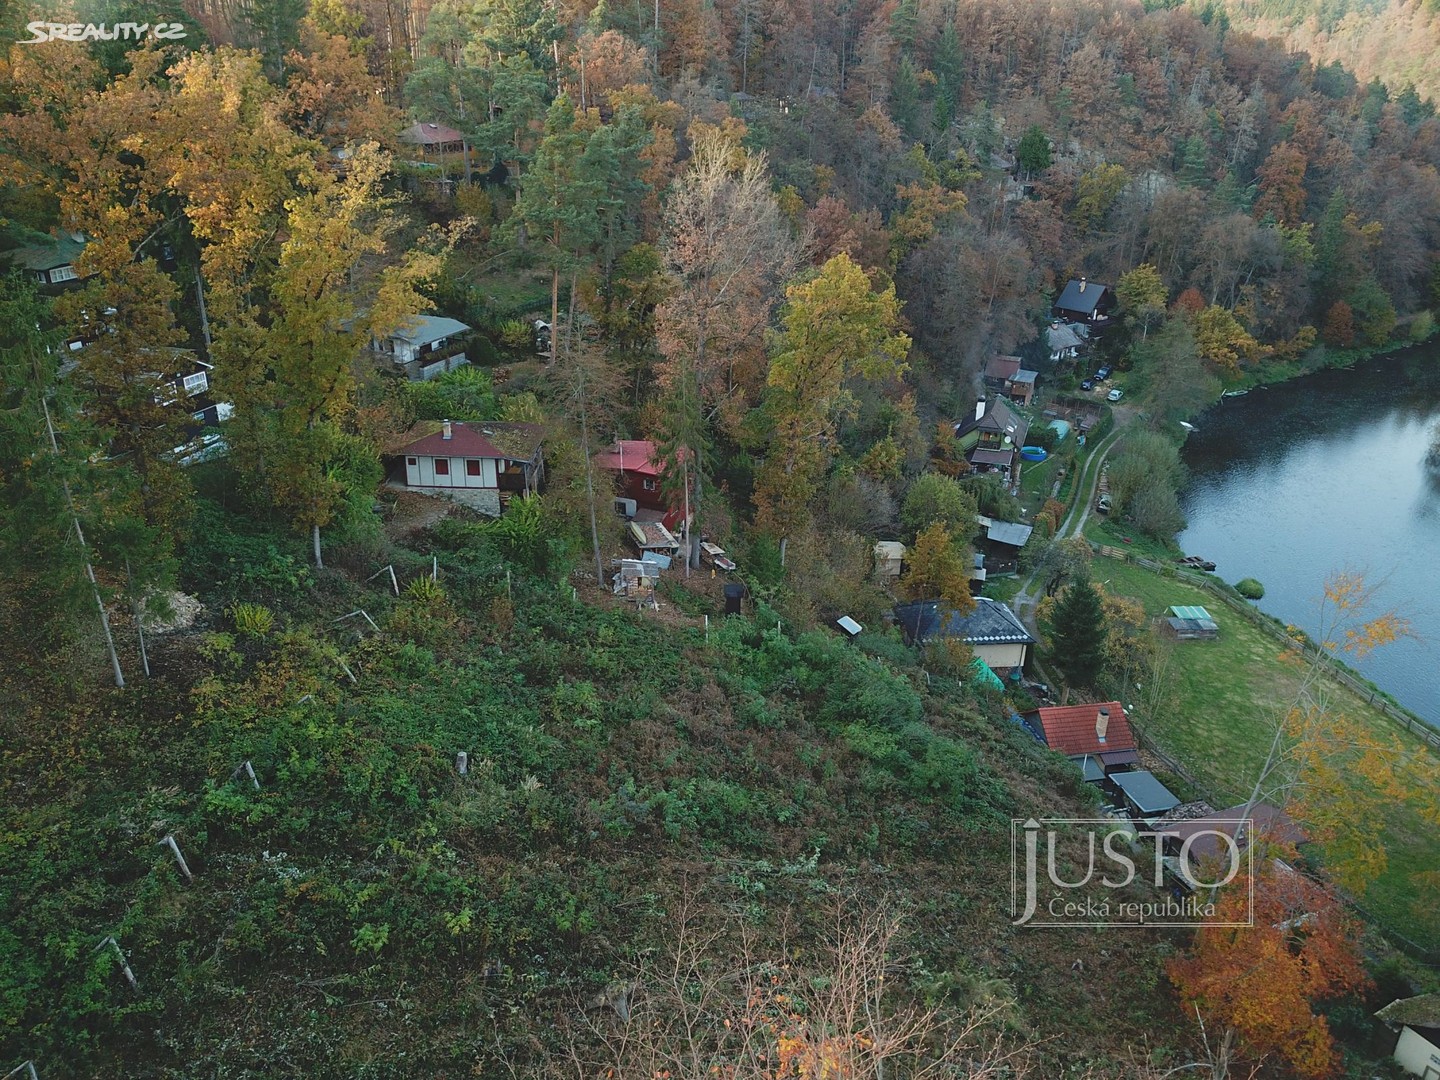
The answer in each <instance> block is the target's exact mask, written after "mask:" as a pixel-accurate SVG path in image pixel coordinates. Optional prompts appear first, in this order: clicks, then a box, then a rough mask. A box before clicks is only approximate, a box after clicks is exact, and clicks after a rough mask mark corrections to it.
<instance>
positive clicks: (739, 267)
mask: <svg viewBox="0 0 1440 1080" xmlns="http://www.w3.org/2000/svg"><path fill="white" fill-rule="evenodd" d="M799 258H800V247H799V245H798V244H797V243H796V240H795V238H794V236H793V235H792V233H791V231H790V227H789V224H788V223H787V222H786V220H785V216H784V214H783V213H782V212H781V210H780V206H779V204H778V203H777V202H776V201H775V196H774V194H773V193H772V192H771V190H770V175H769V169H768V167H767V164H766V159H765V155H764V154H749V153H746V152H745V151H744V150H743V149H742V148H741V147H740V146H739V145H738V142H737V140H736V139H735V138H734V136H733V134H731V133H730V132H727V131H721V130H718V129H710V130H708V131H702V132H701V133H700V134H699V135H698V137H697V139H696V143H695V150H694V155H693V157H692V158H691V162H690V168H689V169H688V171H687V172H686V173H685V175H684V176H683V177H681V179H680V180H679V182H678V183H677V184H676V186H675V189H674V191H673V192H672V193H671V196H670V199H669V202H668V203H667V204H666V208H665V243H664V259H665V269H666V271H667V272H668V274H669V276H670V278H671V280H672V283H673V286H674V289H673V292H672V293H671V295H670V296H669V298H668V299H667V300H666V301H665V302H664V303H663V304H662V305H661V306H660V308H659V311H658V312H657V316H656V329H657V334H658V337H659V344H660V350H661V352H662V353H663V354H664V356H665V362H664V363H663V364H662V365H661V382H662V383H663V384H664V386H665V389H666V390H667V391H668V399H669V402H670V406H669V409H668V412H669V414H670V415H668V416H667V424H666V427H667V431H666V438H665V439H664V440H663V442H664V444H665V446H664V449H665V450H666V451H668V452H669V455H670V459H671V460H672V461H676V462H677V464H679V465H680V466H681V469H682V472H683V474H684V475H683V482H684V484H685V490H684V497H685V498H686V499H687V500H689V501H690V503H691V505H689V506H688V507H687V510H688V511H689V513H690V514H691V515H693V516H694V517H696V518H697V519H698V517H699V514H700V507H701V496H702V489H703V477H704V475H705V471H706V468H707V462H706V460H705V443H706V441H707V433H708V431H709V429H710V427H711V425H712V424H714V423H715V422H717V420H718V422H719V423H720V424H721V425H724V426H727V427H734V426H736V425H738V424H739V422H740V421H741V420H742V419H743V418H744V416H745V414H746V413H747V411H748V410H749V409H750V408H751V407H753V406H754V404H755V403H756V402H757V401H758V399H759V396H760V391H761V389H762V387H763V385H764V378H765V349H764V340H765V329H766V327H767V326H768V324H769V319H770V310H771V306H772V305H773V303H774V301H775V298H776V296H777V294H778V291H779V287H780V284H781V283H782V282H784V281H785V280H786V279H787V278H788V277H789V276H790V275H791V274H792V273H794V270H795V267H796V266H797V265H798V263H799ZM691 533H692V535H691V544H690V562H691V565H699V530H698V529H692V530H691Z"/></svg>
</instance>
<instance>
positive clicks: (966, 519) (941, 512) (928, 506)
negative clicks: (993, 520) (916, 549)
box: [900, 472, 979, 540]
mask: <svg viewBox="0 0 1440 1080" xmlns="http://www.w3.org/2000/svg"><path fill="white" fill-rule="evenodd" d="M978 512H979V510H978V507H977V504H976V500H975V496H974V495H973V494H972V493H971V492H969V491H966V490H965V487H964V486H963V485H962V484H961V483H960V481H958V480H956V479H955V478H954V477H951V476H946V475H944V474H943V473H934V472H931V473H925V474H924V475H922V476H920V477H919V478H918V479H916V481H915V482H914V483H913V484H911V485H910V490H909V491H907V492H906V493H905V502H904V503H903V504H902V505H901V507H900V527H901V528H902V529H904V530H905V534H906V536H908V537H910V538H911V539H912V540H913V539H914V538H915V537H916V536H917V535H918V534H920V533H922V532H924V531H925V530H926V529H928V528H929V527H930V526H931V525H934V524H935V523H936V522H940V523H941V524H943V525H944V526H945V527H946V528H948V529H949V530H950V533H951V535H952V536H956V537H960V538H962V539H964V538H966V537H969V536H970V534H971V533H973V532H974V531H975V515H976V514H977V513H978Z"/></svg>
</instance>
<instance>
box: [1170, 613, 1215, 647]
mask: <svg viewBox="0 0 1440 1080" xmlns="http://www.w3.org/2000/svg"><path fill="white" fill-rule="evenodd" d="M1165 629H1166V630H1167V631H1168V632H1169V634H1170V636H1171V637H1174V638H1176V639H1177V640H1179V641H1213V640H1214V639H1215V638H1218V637H1219V636H1220V624H1219V623H1217V622H1216V621H1215V619H1214V617H1213V616H1212V615H1211V614H1210V612H1208V611H1207V610H1205V609H1204V608H1203V607H1200V606H1199V605H1194V604H1175V605H1172V606H1171V607H1168V608H1166V609H1165Z"/></svg>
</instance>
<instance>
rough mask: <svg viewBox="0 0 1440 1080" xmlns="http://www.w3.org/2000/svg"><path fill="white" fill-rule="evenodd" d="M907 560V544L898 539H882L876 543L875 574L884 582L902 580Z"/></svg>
mask: <svg viewBox="0 0 1440 1080" xmlns="http://www.w3.org/2000/svg"><path fill="white" fill-rule="evenodd" d="M904 562H905V545H904V544H902V543H900V542H899V541H898V540H880V541H878V542H877V543H876V544H875V576H876V577H878V578H879V579H880V581H881V582H882V583H891V582H896V581H899V580H900V569H901V567H902V566H903V565H904Z"/></svg>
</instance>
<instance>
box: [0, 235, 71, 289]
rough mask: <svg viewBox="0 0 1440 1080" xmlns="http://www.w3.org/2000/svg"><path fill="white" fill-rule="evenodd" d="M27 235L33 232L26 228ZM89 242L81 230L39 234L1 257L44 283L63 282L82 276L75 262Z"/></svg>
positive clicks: (59, 283) (56, 283)
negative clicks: (81, 233) (30, 241)
mask: <svg viewBox="0 0 1440 1080" xmlns="http://www.w3.org/2000/svg"><path fill="white" fill-rule="evenodd" d="M26 235H27V236H29V235H34V234H31V233H29V232H28V231H27V232H26ZM86 246H87V245H86V241H85V238H84V237H83V236H81V235H80V234H79V233H60V234H58V235H55V236H38V237H36V238H35V239H34V241H33V242H32V243H28V244H25V245H23V246H21V247H17V248H15V249H14V250H12V251H8V252H6V253H5V254H4V255H0V259H8V260H9V262H10V265H11V267H13V268H14V269H16V270H20V271H23V272H24V273H25V275H26V276H28V277H31V278H34V279H35V280H36V281H38V282H40V284H42V285H64V284H65V283H66V282H70V281H80V280H82V278H81V275H80V272H79V271H77V270H76V269H75V263H76V262H77V261H78V260H79V258H80V253H81V252H82V251H84V250H85V248H86Z"/></svg>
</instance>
